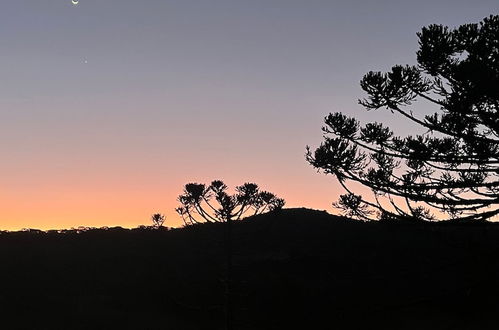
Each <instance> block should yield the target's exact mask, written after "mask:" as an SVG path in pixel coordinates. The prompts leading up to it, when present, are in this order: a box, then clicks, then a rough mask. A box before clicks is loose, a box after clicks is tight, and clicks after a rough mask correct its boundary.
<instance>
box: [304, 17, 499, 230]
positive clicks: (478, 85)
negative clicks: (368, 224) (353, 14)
mask: <svg viewBox="0 0 499 330" xmlns="http://www.w3.org/2000/svg"><path fill="white" fill-rule="evenodd" d="M417 35H418V37H419V50H418V52H417V62H418V65H416V66H408V65H406V66H401V65H396V66H394V67H393V68H392V69H391V71H390V72H386V73H381V72H369V73H367V74H366V75H365V76H364V77H363V79H362V81H361V83H360V85H361V87H362V89H363V90H364V91H365V92H366V93H367V99H364V100H360V101H359V103H360V104H361V105H363V106H364V107H365V108H367V110H371V109H379V108H386V109H388V110H390V111H391V112H392V113H398V114H400V115H402V116H403V117H404V118H405V119H408V120H410V121H412V122H413V123H415V124H417V125H419V126H420V128H422V129H424V130H426V131H427V132H426V133H424V134H419V135H414V136H407V137H398V136H395V135H394V133H393V132H392V131H391V130H390V129H389V128H388V127H385V126H383V125H382V124H381V123H378V122H374V123H368V124H366V125H365V126H362V127H361V126H360V124H359V122H358V121H357V120H356V119H354V118H349V117H347V116H346V115H344V114H342V113H331V114H329V115H328V116H327V117H326V118H325V124H326V125H325V127H323V132H324V141H323V142H322V144H321V145H320V146H319V147H318V148H317V149H316V150H315V151H314V152H312V151H311V150H310V148H309V147H307V153H306V159H307V161H308V162H309V163H310V164H311V165H312V166H313V167H315V168H317V169H319V170H322V171H323V172H324V173H325V174H333V175H334V176H336V178H337V179H338V181H339V183H340V184H341V185H342V186H343V188H344V189H345V190H346V194H344V195H342V196H341V197H340V199H339V201H338V202H337V203H335V204H333V205H334V206H335V207H337V208H339V209H341V210H342V211H343V212H344V213H345V214H346V215H348V216H353V217H357V218H360V219H373V218H374V217H377V218H378V219H420V220H433V219H435V218H440V219H442V220H444V219H445V220H449V219H456V218H460V219H461V220H463V221H466V220H486V219H489V218H491V217H493V216H495V215H497V214H498V213H499V208H498V207H497V204H498V203H499V181H498V175H499V157H498V154H499V116H498V108H499V16H490V17H488V18H485V19H483V21H481V22H480V23H478V24H465V25H461V26H459V27H458V28H455V29H450V28H448V27H446V26H442V25H430V26H427V27H424V28H423V29H422V30H421V32H419V33H418V34H417ZM416 100H420V101H424V102H425V103H427V104H430V105H433V106H434V107H437V108H438V110H439V111H437V112H434V113H433V114H430V115H426V116H424V117H422V116H417V115H416V114H415V113H416V111H414V113H413V111H412V110H411V108H410V106H411V105H412V104H413V102H414V101H416ZM352 182H354V183H360V184H361V185H364V186H367V187H369V188H370V189H371V190H372V192H373V198H364V197H363V196H361V195H357V194H355V193H354V192H353V191H352V190H351V186H350V185H349V183H352Z"/></svg>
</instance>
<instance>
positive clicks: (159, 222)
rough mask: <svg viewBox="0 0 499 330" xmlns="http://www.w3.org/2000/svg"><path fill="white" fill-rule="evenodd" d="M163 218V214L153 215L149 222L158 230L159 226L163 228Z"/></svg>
mask: <svg viewBox="0 0 499 330" xmlns="http://www.w3.org/2000/svg"><path fill="white" fill-rule="evenodd" d="M165 218H166V217H165V216H164V215H163V214H160V213H155V214H153V215H152V216H151V221H152V223H153V226H154V227H155V228H160V227H161V226H163V223H164V222H165Z"/></svg>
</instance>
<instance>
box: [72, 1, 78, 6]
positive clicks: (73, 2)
mask: <svg viewBox="0 0 499 330" xmlns="http://www.w3.org/2000/svg"><path fill="white" fill-rule="evenodd" d="M78 2H80V0H71V3H72V4H73V5H75V6H76V5H77V4H78Z"/></svg>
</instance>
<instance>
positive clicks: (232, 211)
mask: <svg viewBox="0 0 499 330" xmlns="http://www.w3.org/2000/svg"><path fill="white" fill-rule="evenodd" d="M178 201H179V202H180V204H181V206H180V207H178V208H176V211H177V213H178V214H180V216H181V217H182V219H183V220H184V223H185V224H186V225H192V224H196V223H199V222H200V221H201V219H203V220H204V221H206V222H224V223H225V224H226V225H225V235H224V237H225V251H226V266H227V272H226V278H225V308H226V327H225V328H226V330H232V329H233V323H232V298H231V296H232V293H231V292H232V289H231V286H232V229H231V222H232V221H233V220H239V219H241V217H242V216H243V215H245V214H247V213H248V212H249V211H251V213H252V214H255V215H256V214H261V213H264V212H266V211H276V210H280V209H282V208H283V207H284V204H285V202H284V199H282V198H277V197H276V196H275V195H274V194H272V193H270V192H268V191H260V189H259V188H258V186H257V185H256V184H254V183H245V184H243V185H242V186H237V187H236V193H235V194H232V195H230V194H228V193H227V185H226V184H225V183H223V182H222V181H220V180H215V181H212V182H211V184H210V185H209V186H206V185H204V184H200V183H188V184H186V185H185V188H184V193H183V194H182V195H180V196H179V197H178ZM214 202H216V204H214ZM199 217H201V219H200V218H199Z"/></svg>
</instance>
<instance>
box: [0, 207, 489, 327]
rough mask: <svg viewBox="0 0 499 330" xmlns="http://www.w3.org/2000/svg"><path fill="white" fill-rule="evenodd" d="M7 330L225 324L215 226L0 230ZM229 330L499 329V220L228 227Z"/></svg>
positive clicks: (296, 213) (268, 220) (324, 217)
mask: <svg viewBox="0 0 499 330" xmlns="http://www.w3.org/2000/svg"><path fill="white" fill-rule="evenodd" d="M0 264H1V265H2V268H1V270H2V271H1V272H0V283H1V290H0V314H1V318H2V320H1V321H0V322H1V324H2V326H1V328H2V329H179V330H181V329H223V325H224V294H223V292H224V282H223V281H224V278H225V254H224V245H223V228H222V227H221V225H200V226H194V227H190V228H186V229H174V230H150V229H149V230H148V229H136V230H124V229H117V228H114V229H108V230H91V231H87V232H83V233H75V232H67V233H64V234H60V233H55V232H52V233H36V232H18V233H3V234H0ZM233 285H234V288H233V299H234V325H235V326H234V328H235V329H375V328H376V329H377V328H380V329H498V328H499V225H495V224H471V225H470V224H449V223H446V224H432V225H429V224H427V225H424V226H423V225H421V224H400V223H399V224H380V223H360V222H355V221H352V220H346V219H342V218H338V217H334V216H331V215H329V214H327V213H325V212H319V211H312V210H306V209H288V210H283V211H281V212H280V213H278V214H266V215H262V216H257V217H254V218H249V219H247V220H244V221H241V222H238V223H236V224H234V284H233Z"/></svg>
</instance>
